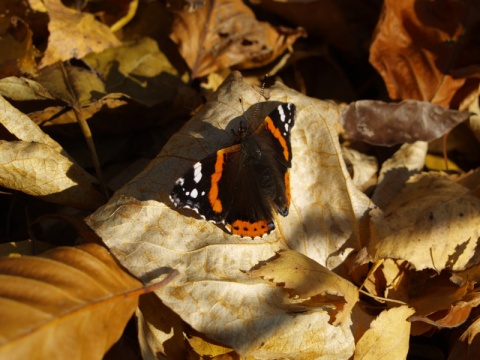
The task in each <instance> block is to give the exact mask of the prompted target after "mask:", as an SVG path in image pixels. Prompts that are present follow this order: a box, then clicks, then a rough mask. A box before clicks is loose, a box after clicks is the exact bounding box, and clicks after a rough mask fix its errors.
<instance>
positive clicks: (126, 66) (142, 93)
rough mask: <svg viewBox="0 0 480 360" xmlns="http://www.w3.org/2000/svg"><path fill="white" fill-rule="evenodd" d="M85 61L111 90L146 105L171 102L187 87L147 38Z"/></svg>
mask: <svg viewBox="0 0 480 360" xmlns="http://www.w3.org/2000/svg"><path fill="white" fill-rule="evenodd" d="M84 61H85V62H86V63H87V64H88V65H89V66H90V67H91V68H93V69H95V71H96V72H98V73H99V74H101V76H102V78H103V79H105V88H106V89H107V91H108V92H117V93H123V94H126V95H128V96H130V97H131V98H132V99H134V100H136V101H137V102H138V103H140V104H144V105H146V106H153V105H157V104H162V103H169V102H172V101H173V100H174V99H175V96H176V95H177V93H178V92H179V88H180V87H182V88H185V87H186V86H185V84H184V83H183V82H182V81H181V80H180V79H179V77H178V74H177V71H176V70H175V68H174V67H173V66H172V64H171V63H170V62H169V61H168V59H167V57H166V56H165V55H164V54H163V53H162V52H161V51H160V50H159V49H158V44H157V43H156V42H155V41H154V40H153V39H150V38H147V37H145V38H141V39H137V40H134V41H130V42H127V43H125V44H123V45H122V46H119V47H116V48H113V49H107V50H105V51H103V52H101V53H99V54H90V55H87V56H86V57H85V58H84ZM190 96H191V97H192V98H195V97H197V96H198V95H196V94H195V93H194V92H191V93H190ZM198 105H199V104H198V103H197V106H198ZM194 108H195V107H194Z"/></svg>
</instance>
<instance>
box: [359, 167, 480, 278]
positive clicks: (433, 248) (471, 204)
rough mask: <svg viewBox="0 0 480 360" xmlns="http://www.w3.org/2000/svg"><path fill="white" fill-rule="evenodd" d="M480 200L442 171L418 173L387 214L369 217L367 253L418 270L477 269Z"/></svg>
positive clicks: (375, 257) (372, 213) (379, 213)
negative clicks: (370, 234)
mask: <svg viewBox="0 0 480 360" xmlns="http://www.w3.org/2000/svg"><path fill="white" fill-rule="evenodd" d="M479 212H480V199H478V198H476V197H474V196H472V195H471V194H470V192H469V190H468V189H467V188H464V187H463V186H461V185H458V184H456V183H455V182H453V181H452V180H450V179H449V178H448V176H446V175H444V174H441V173H434V172H430V173H424V174H419V175H415V176H413V177H411V178H410V180H409V181H408V182H407V183H406V185H405V187H404V188H403V190H402V191H401V192H400V193H399V194H398V195H397V196H396V197H395V198H394V199H393V200H392V202H391V203H390V204H389V206H388V207H387V208H386V209H385V211H381V210H380V209H374V210H372V211H371V212H370V215H371V233H372V237H371V239H370V242H369V244H368V252H369V253H370V254H371V256H372V258H373V259H374V261H375V260H377V259H382V258H394V259H403V260H407V261H408V262H410V263H411V264H412V265H413V266H415V268H416V269H417V270H423V269H435V270H436V271H442V270H443V269H451V270H454V271H461V270H465V269H466V268H468V267H471V266H473V265H477V263H478V259H477V256H476V255H475V254H476V252H477V251H478V250H477V248H478V232H479V224H478V214H479Z"/></svg>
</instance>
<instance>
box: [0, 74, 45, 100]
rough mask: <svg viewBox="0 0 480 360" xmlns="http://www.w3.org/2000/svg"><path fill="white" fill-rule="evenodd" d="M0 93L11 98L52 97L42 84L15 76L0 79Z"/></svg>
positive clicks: (33, 98)
mask: <svg viewBox="0 0 480 360" xmlns="http://www.w3.org/2000/svg"><path fill="white" fill-rule="evenodd" d="M0 95H2V96H4V97H6V98H9V99H12V100H46V99H53V96H52V95H51V94H50V93H49V92H48V90H47V89H46V88H45V87H43V86H42V84H39V83H38V82H36V81H34V80H31V79H28V78H24V77H15V76H9V77H6V78H3V79H1V80H0Z"/></svg>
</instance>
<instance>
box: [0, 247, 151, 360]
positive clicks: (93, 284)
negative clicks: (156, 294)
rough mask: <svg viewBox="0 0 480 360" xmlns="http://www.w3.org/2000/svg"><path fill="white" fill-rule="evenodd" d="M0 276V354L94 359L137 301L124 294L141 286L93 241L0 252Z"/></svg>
mask: <svg viewBox="0 0 480 360" xmlns="http://www.w3.org/2000/svg"><path fill="white" fill-rule="evenodd" d="M0 278H1V281H2V286H1V288H0V302H1V304H2V306H0V317H1V318H2V321H1V322H0V334H1V336H0V338H1V340H0V357H1V358H2V359H33V358H38V357H39V356H41V357H42V358H51V359H52V358H64V359H84V358H85V354H88V357H89V358H92V359H95V358H98V359H100V358H101V357H102V356H103V355H104V354H105V353H106V351H107V350H108V349H109V348H110V346H112V345H113V344H114V343H115V341H117V340H118V339H119V338H120V336H121V334H122V332H123V329H124V327H125V325H126V323H127V321H128V320H129V319H130V317H131V315H132V314H133V312H134V310H135V307H136V306H137V299H138V295H137V296H126V294H127V293H128V291H131V290H134V289H136V288H140V287H141V286H142V284H141V283H140V282H139V281H138V280H136V279H135V278H133V277H131V276H130V275H128V274H127V273H126V272H125V271H124V270H123V269H122V268H120V267H119V266H118V264H117V263H116V262H115V260H114V259H113V257H112V256H111V255H110V254H109V253H108V252H107V251H106V250H105V249H104V248H103V247H101V246H99V245H95V244H88V245H82V246H78V247H60V248H55V249H53V250H50V251H48V252H46V253H45V254H43V255H41V256H38V257H31V256H23V257H18V258H2V259H0ZM72 339H75V341H72ZM39 351H40V352H39Z"/></svg>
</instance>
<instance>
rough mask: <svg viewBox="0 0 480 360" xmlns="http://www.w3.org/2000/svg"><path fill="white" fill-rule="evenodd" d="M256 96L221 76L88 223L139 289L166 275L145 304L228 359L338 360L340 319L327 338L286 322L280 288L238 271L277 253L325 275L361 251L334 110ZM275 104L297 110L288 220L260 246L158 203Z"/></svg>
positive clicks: (343, 344)
mask: <svg viewBox="0 0 480 360" xmlns="http://www.w3.org/2000/svg"><path fill="white" fill-rule="evenodd" d="M267 93H268V96H269V100H270V101H269V102H260V103H258V101H259V100H260V99H261V97H260V90H259V89H258V90H255V89H254V88H253V87H251V86H249V85H247V84H245V83H244V82H243V81H242V78H241V76H240V75H239V74H238V73H234V74H232V76H231V77H230V78H229V79H228V80H227V81H226V82H225V83H224V85H223V86H222V87H220V89H219V90H218V91H217V93H216V94H215V95H214V96H213V97H212V99H211V101H210V102H209V103H207V104H206V105H205V106H204V108H203V109H202V110H201V111H200V112H198V113H197V114H196V116H195V117H194V118H192V120H191V121H190V122H189V123H188V124H187V125H186V126H185V127H184V128H183V129H182V130H181V131H180V132H179V133H177V134H176V135H174V136H173V137H172V139H171V141H170V142H169V143H168V144H167V145H166V146H165V147H164V148H163V150H162V152H161V153H160V154H159V155H158V157H157V158H156V159H155V160H154V161H152V162H151V163H150V165H149V166H148V167H147V168H146V169H145V171H144V172H143V173H142V174H140V175H139V176H137V177H136V178H135V180H133V181H131V182H130V183H129V184H127V185H126V186H124V187H123V188H122V189H120V190H119V191H117V192H116V193H115V194H114V196H113V197H112V198H111V201H110V203H109V204H107V205H106V206H105V207H102V208H101V209H99V211H97V212H96V213H95V214H93V215H92V216H91V217H89V218H88V220H87V221H88V223H89V225H90V226H91V227H92V228H93V229H94V230H95V231H96V233H97V234H98V235H99V236H100V237H102V239H103V241H104V242H105V243H106V244H107V245H108V246H109V247H110V248H111V250H112V251H113V252H114V253H115V254H116V256H117V257H118V259H119V260H120V261H121V262H122V264H123V265H124V266H125V267H126V268H128V269H129V271H131V272H132V273H134V274H136V275H138V276H140V277H141V278H143V279H145V280H151V279H155V278H156V276H158V275H157V274H158V273H159V272H160V270H161V268H162V267H164V266H170V267H174V268H176V269H177V270H178V271H179V272H180V275H179V276H178V277H177V278H176V279H175V281H174V282H172V283H171V285H170V286H168V287H166V288H165V289H163V290H162V291H158V292H156V294H157V295H158V296H159V297H160V298H161V300H162V302H163V303H164V304H165V305H167V306H168V307H170V308H171V309H172V310H173V311H175V312H176V313H177V314H179V315H180V316H181V317H182V319H183V320H184V321H186V322H187V323H188V324H189V325H190V326H192V327H193V328H194V329H195V330H197V331H198V332H200V333H203V334H205V335H206V336H208V337H209V338H211V339H213V340H215V341H217V342H219V343H221V344H223V345H226V346H230V347H232V348H233V349H234V350H235V351H237V352H238V353H239V354H243V355H246V354H249V353H253V352H255V353H256V354H262V356H264V357H267V356H270V357H271V356H276V355H278V356H280V355H279V354H284V355H285V356H288V354H293V355H292V356H295V354H299V352H300V351H301V350H302V349H305V350H308V351H309V353H311V354H315V355H312V356H317V355H318V356H320V354H322V355H324V356H326V357H327V356H328V354H330V355H332V354H336V355H337V358H348V357H349V356H350V355H351V354H352V352H353V336H352V333H351V329H350V328H349V326H350V325H351V321H350V320H348V321H345V322H344V323H343V324H342V325H341V326H339V327H334V326H331V325H329V324H328V321H329V319H330V317H329V316H328V314H326V313H325V312H322V311H313V312H307V313H300V314H295V313H293V314H292V313H290V312H288V311H287V310H286V309H284V308H281V307H278V306H275V305H274V304H276V303H279V302H282V301H284V300H285V292H284V291H283V289H281V288H278V287H274V286H272V285H270V284H267V283H266V282H265V281H264V280H260V279H253V278H251V277H249V276H247V275H246V274H245V273H244V272H242V271H248V270H250V269H251V268H253V267H254V266H256V265H258V264H259V263H260V262H261V261H264V260H267V259H269V258H271V257H272V256H274V255H275V253H276V252H277V251H278V250H280V249H285V248H290V249H296V250H297V251H298V252H300V253H302V254H304V255H306V256H308V257H310V258H311V259H313V260H315V261H316V262H318V263H320V264H323V265H327V267H328V268H332V267H336V266H338V265H339V264H340V263H341V262H342V261H343V259H344V258H345V257H346V256H347V255H348V254H349V252H350V251H351V250H352V249H360V248H361V247H362V246H363V245H362V244H361V243H360V233H361V232H362V231H363V228H362V223H361V219H362V216H363V215H364V214H365V212H366V211H367V209H368V207H369V205H370V201H369V200H368V198H366V196H365V195H364V194H362V193H361V192H360V191H358V190H357V189H356V188H355V187H354V186H353V184H352V181H351V179H350V177H349V175H348V172H347V170H346V167H345V164H344V163H343V157H342V153H341V149H340V145H339V143H338V135H337V132H336V131H335V128H334V123H335V122H336V121H337V119H338V116H339V108H338V107H337V106H336V105H334V104H333V103H327V102H322V101H318V100H314V99H311V98H307V97H305V96H302V95H300V94H299V93H297V92H295V91H293V90H290V89H288V88H287V87H285V86H282V85H276V86H274V87H272V88H271V89H268V91H267ZM239 98H241V99H242V103H240V102H239V101H238V99H239ZM276 101H282V102H289V101H290V102H293V103H295V105H296V106H297V111H298V114H297V119H296V124H295V127H294V129H293V132H292V151H293V165H292V169H291V172H290V176H291V194H292V205H291V206H290V214H289V216H288V217H286V218H281V219H276V224H277V230H276V231H274V232H272V233H271V234H270V235H268V236H265V237H264V238H261V239H259V238H257V239H255V240H252V239H247V238H239V237H235V236H231V235H229V234H227V233H226V232H225V231H224V230H222V229H221V228H220V227H218V226H215V225H214V224H212V223H209V222H207V221H204V220H201V219H199V218H198V217H192V216H193V214H194V213H193V212H192V211H190V212H189V211H188V210H186V211H181V213H180V212H179V211H177V210H174V209H173V205H172V204H171V202H170V200H169V199H168V195H169V193H170V191H171V189H172V188H173V185H174V183H175V180H176V179H177V178H178V177H179V176H181V175H182V174H183V173H184V172H185V171H186V170H187V169H188V168H189V167H190V166H192V165H193V163H194V162H195V161H196V160H198V159H201V158H202V157H204V156H206V155H208V154H210V153H212V152H214V151H216V150H218V149H219V148H222V147H225V146H228V145H231V144H232V141H233V138H234V135H233V134H232V132H231V130H232V129H235V128H236V126H238V124H239V121H241V120H242V115H243V113H244V109H248V110H247V111H246V114H245V116H246V118H247V119H250V120H251V121H255V122H257V123H258V121H260V119H259V117H260V118H261V115H265V114H268V113H269V112H270V111H271V110H272V109H273V108H274V107H275V106H276V104H277V103H276ZM257 103H258V104H257ZM250 104H255V105H253V106H251V107H250V108H249V105H250ZM253 113H256V114H259V115H258V117H256V118H255V119H254V118H253ZM225 129H226V130H225ZM333 183H334V184H335V186H334V187H332V186H331V184H333ZM182 214H185V215H186V216H185V215H182ZM339 249H343V250H340V251H339ZM232 294H234V296H232ZM192 309H195V311H192ZM294 331H295V332H296V334H297V335H296V336H295V338H298V336H299V335H298V334H303V335H302V336H301V337H300V338H299V339H300V340H299V341H296V340H295V339H294V337H293V336H292V334H293V332H294ZM277 339H282V341H280V340H279V341H277ZM286 340H288V341H287V342H285V341H286ZM150 341H154V339H150ZM158 341H159V342H161V341H162V340H158ZM262 344H263V346H262ZM156 347H158V346H157V345H155V346H153V345H152V348H156ZM274 354H276V355H274ZM339 354H341V356H339ZM278 356H277V357H278ZM318 356H317V357H318Z"/></svg>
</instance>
